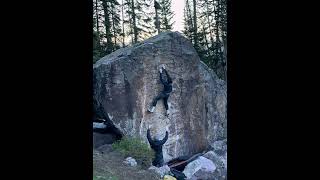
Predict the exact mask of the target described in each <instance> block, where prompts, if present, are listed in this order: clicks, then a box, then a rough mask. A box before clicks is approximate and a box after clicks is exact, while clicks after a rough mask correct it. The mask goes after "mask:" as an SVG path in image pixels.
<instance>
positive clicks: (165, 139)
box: [161, 131, 169, 144]
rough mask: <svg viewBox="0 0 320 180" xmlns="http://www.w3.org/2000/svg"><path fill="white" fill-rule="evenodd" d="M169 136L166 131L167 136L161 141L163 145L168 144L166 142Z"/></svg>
mask: <svg viewBox="0 0 320 180" xmlns="http://www.w3.org/2000/svg"><path fill="white" fill-rule="evenodd" d="M168 137H169V134H168V131H166V136H165V137H164V138H163V139H162V140H161V144H164V143H166V141H167V140H168Z"/></svg>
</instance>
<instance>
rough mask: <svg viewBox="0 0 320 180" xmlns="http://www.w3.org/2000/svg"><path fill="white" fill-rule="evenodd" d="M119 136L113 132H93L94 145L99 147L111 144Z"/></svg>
mask: <svg viewBox="0 0 320 180" xmlns="http://www.w3.org/2000/svg"><path fill="white" fill-rule="evenodd" d="M116 140H117V138H116V136H115V135H113V134H100V133H95V132H94V133H93V147H94V148H98V147H100V146H102V145H105V144H111V143H113V142H114V141H116Z"/></svg>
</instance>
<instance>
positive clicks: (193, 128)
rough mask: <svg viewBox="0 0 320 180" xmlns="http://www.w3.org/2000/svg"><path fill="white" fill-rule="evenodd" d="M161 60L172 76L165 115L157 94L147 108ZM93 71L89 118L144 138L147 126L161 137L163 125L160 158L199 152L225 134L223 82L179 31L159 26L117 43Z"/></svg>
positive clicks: (159, 87) (157, 85) (154, 91)
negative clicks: (136, 39)
mask: <svg viewBox="0 0 320 180" xmlns="http://www.w3.org/2000/svg"><path fill="white" fill-rule="evenodd" d="M161 64H164V65H165V66H166V69H167V71H168V73H169V74H170V76H171V77H172V79H173V91H172V93H171V95H170V97H169V99H168V103H169V113H170V114H169V116H168V117H166V116H165V109H164V105H163V102H162V100H161V101H159V102H158V104H157V107H156V109H155V112H154V113H149V112H147V107H149V106H150V104H151V102H152V100H153V98H154V97H155V96H157V95H158V94H159V93H160V91H161V90H162V88H163V86H162V84H161V83H160V79H159V67H160V65H161ZM93 72H94V79H93V83H94V85H93V90H94V97H93V99H94V115H95V116H96V117H94V118H101V119H105V120H107V121H108V123H109V124H110V126H113V127H114V128H116V129H117V130H119V131H120V132H121V133H122V134H123V135H128V136H134V137H141V138H142V139H143V140H144V141H145V142H147V138H146V132H147V129H148V127H151V134H152V136H153V137H154V136H156V137H161V138H163V137H164V136H165V131H166V128H168V129H169V139H168V141H167V142H166V143H165V145H164V146H163V153H164V160H165V161H168V160H170V159H172V158H175V157H179V156H184V155H192V154H195V153H198V152H202V151H204V150H205V149H210V145H211V144H212V143H214V142H215V141H217V140H223V139H226V138H227V128H226V125H227V91H226V89H227V87H226V83H225V81H223V80H221V79H219V78H218V77H217V75H216V74H215V73H214V72H213V71H212V70H211V69H210V68H208V67H207V66H206V65H205V64H204V63H202V62H201V61H200V59H199V56H198V54H197V52H196V51H195V49H194V48H193V46H192V43H191V42H190V41H189V40H188V39H186V38H185V37H183V36H182V35H181V34H180V33H178V32H163V33H160V34H159V35H157V36H154V37H152V38H150V39H148V40H146V41H144V42H142V43H139V44H136V45H134V46H131V47H127V48H122V49H119V50H117V51H115V52H113V53H111V54H109V55H107V56H105V57H103V58H102V59H100V60H99V61H97V62H96V63H95V64H94V66H93Z"/></svg>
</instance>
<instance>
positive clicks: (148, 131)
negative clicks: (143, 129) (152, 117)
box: [147, 129, 153, 145]
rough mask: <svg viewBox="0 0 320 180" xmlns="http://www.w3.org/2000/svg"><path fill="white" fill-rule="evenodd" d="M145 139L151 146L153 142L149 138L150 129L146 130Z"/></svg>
mask: <svg viewBox="0 0 320 180" xmlns="http://www.w3.org/2000/svg"><path fill="white" fill-rule="evenodd" d="M147 139H148V141H149V143H150V145H151V144H153V141H152V139H151V136H150V129H148V130H147Z"/></svg>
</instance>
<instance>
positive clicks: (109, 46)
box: [102, 0, 113, 53]
mask: <svg viewBox="0 0 320 180" xmlns="http://www.w3.org/2000/svg"><path fill="white" fill-rule="evenodd" d="M102 5H103V10H104V19H105V21H104V24H105V27H106V38H107V53H111V52H112V49H113V47H112V39H111V32H110V14H109V7H108V2H107V0H103V1H102Z"/></svg>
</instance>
